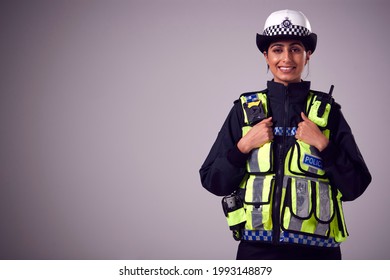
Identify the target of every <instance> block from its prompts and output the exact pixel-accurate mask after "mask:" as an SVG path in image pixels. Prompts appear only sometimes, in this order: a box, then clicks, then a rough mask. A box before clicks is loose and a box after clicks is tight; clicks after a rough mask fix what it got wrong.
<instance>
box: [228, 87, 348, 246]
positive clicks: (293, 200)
mask: <svg viewBox="0 0 390 280" xmlns="http://www.w3.org/2000/svg"><path fill="white" fill-rule="evenodd" d="M240 100H241V104H242V108H243V112H244V122H245V126H243V128H242V134H243V136H244V135H245V134H246V133H247V132H248V131H249V130H250V129H251V127H252V126H251V121H254V119H253V116H252V115H251V111H250V110H251V109H252V111H256V110H260V111H262V113H263V114H264V116H263V117H267V116H268V115H269V112H268V106H267V102H268V100H267V95H266V94H265V93H262V92H259V93H256V94H255V96H254V94H253V93H252V94H251V95H242V96H241V97H240ZM321 102H322V101H321V100H319V99H318V95H317V94H316V93H313V92H310V93H309V95H308V98H307V101H306V112H307V115H308V117H309V119H310V120H311V121H313V122H314V123H316V124H317V125H318V126H319V127H320V129H321V130H322V131H323V133H324V134H325V136H327V137H328V138H329V135H330V131H329V129H327V124H328V117H329V113H330V110H331V103H330V102H329V103H327V104H322V105H321ZM321 106H323V108H322V114H318V110H319V108H320V107H321ZM257 115H258V114H257ZM274 133H277V131H274ZM284 133H290V134H292V135H294V134H295V131H294V129H292V130H291V131H286V132H284ZM292 135H290V136H292ZM273 165H274V159H273V142H272V141H271V142H268V143H266V144H264V145H263V146H261V147H260V148H257V149H254V150H252V152H251V154H250V156H249V158H248V160H247V164H246V170H247V173H248V174H247V175H246V177H245V178H244V180H243V181H242V183H241V185H240V188H239V189H240V193H241V194H242V195H241V197H242V202H243V206H242V209H241V211H240V209H239V210H235V211H234V212H232V213H227V219H228V223H229V220H230V223H229V226H231V228H232V226H233V228H234V224H240V225H241V227H240V229H239V233H238V232H237V228H235V230H236V233H235V235H239V238H237V239H243V240H253V241H264V242H274V243H275V242H276V243H278V242H281V243H297V244H305V245H314V246H321V247H336V246H339V244H340V243H341V242H342V241H344V240H345V239H346V238H347V236H348V233H347V230H346V226H345V221H344V214H343V210H342V203H341V199H340V198H341V193H340V191H338V189H337V186H332V185H331V184H330V182H329V179H328V178H327V177H326V173H325V171H324V170H323V165H322V159H321V157H320V155H319V153H318V151H317V150H316V149H315V148H314V147H312V146H310V145H308V144H306V143H304V142H302V141H299V140H296V141H295V143H294V145H293V146H292V147H291V148H290V149H289V150H288V151H287V154H286V156H285V158H284V172H283V174H282V176H281V178H280V177H279V179H278V180H279V182H281V183H280V184H279V185H281V188H282V189H281V200H280V201H279V203H277V204H275V201H274V200H275V199H276V198H275V196H274V192H275V181H276V178H277V174H275V171H274V170H275V168H274V166H273ZM275 205H280V208H279V207H278V208H279V209H275ZM274 212H275V213H277V214H278V217H275V214H274ZM232 221H235V222H232Z"/></svg>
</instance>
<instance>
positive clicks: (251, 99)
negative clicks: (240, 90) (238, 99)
mask: <svg viewBox="0 0 390 280" xmlns="http://www.w3.org/2000/svg"><path fill="white" fill-rule="evenodd" d="M245 98H246V102H247V103H250V102H256V101H259V98H258V96H257V94H251V95H248V96H246V97H245Z"/></svg>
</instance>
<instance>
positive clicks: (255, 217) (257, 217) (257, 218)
mask: <svg viewBox="0 0 390 280" xmlns="http://www.w3.org/2000/svg"><path fill="white" fill-rule="evenodd" d="M262 210H263V207H262V206H260V207H259V208H253V210H252V213H251V215H252V227H254V228H259V227H261V226H262V225H263V214H262Z"/></svg>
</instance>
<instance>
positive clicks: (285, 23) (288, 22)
mask: <svg viewBox="0 0 390 280" xmlns="http://www.w3.org/2000/svg"><path fill="white" fill-rule="evenodd" d="M281 25H282V27H284V28H290V27H291V25H292V23H291V20H290V19H289V18H288V17H285V19H284V20H283V21H282V24H281Z"/></svg>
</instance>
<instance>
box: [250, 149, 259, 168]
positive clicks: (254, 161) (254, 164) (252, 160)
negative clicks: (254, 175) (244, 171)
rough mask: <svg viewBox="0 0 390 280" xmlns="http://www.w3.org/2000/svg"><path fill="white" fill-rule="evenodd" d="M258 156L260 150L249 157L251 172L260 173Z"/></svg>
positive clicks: (255, 150) (256, 150)
mask: <svg viewBox="0 0 390 280" xmlns="http://www.w3.org/2000/svg"><path fill="white" fill-rule="evenodd" d="M258 155H259V149H254V150H253V151H252V152H251V154H250V156H249V159H248V164H249V169H250V172H260V167H259V160H258Z"/></svg>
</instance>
